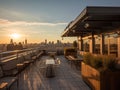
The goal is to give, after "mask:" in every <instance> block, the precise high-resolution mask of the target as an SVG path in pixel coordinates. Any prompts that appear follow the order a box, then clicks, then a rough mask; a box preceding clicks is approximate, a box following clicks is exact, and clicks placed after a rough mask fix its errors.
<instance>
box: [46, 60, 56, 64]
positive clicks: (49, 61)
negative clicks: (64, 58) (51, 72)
mask: <svg viewBox="0 0 120 90" xmlns="http://www.w3.org/2000/svg"><path fill="white" fill-rule="evenodd" d="M46 64H55V61H54V59H47V60H46Z"/></svg>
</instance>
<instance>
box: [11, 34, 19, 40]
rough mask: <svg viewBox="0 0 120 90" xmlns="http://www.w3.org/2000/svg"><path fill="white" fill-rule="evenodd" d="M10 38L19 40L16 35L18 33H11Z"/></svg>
mask: <svg viewBox="0 0 120 90" xmlns="http://www.w3.org/2000/svg"><path fill="white" fill-rule="evenodd" d="M10 37H11V38H12V39H19V38H20V34H18V33H13V34H11V35H10Z"/></svg>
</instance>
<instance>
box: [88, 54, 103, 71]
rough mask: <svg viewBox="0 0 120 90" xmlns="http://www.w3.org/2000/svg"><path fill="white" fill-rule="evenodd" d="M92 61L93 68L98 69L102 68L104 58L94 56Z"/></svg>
mask: <svg viewBox="0 0 120 90" xmlns="http://www.w3.org/2000/svg"><path fill="white" fill-rule="evenodd" d="M90 61H91V66H92V67H94V68H96V69H98V68H101V67H102V57H101V56H93V57H92V59H91V60H90Z"/></svg>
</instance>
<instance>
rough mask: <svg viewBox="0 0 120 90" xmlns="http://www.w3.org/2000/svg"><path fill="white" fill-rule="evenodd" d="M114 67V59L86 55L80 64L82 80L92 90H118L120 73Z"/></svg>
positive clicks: (104, 56)
mask: <svg viewBox="0 0 120 90" xmlns="http://www.w3.org/2000/svg"><path fill="white" fill-rule="evenodd" d="M115 65H116V60H115V57H111V56H106V55H93V54H90V53H87V54H85V55H84V56H83V62H82V70H81V72H82V73H81V74H82V77H83V80H84V81H85V82H86V83H87V84H88V85H89V86H90V87H91V88H92V90H119V89H120V87H119V83H120V71H119V70H117V69H116V68H115Z"/></svg>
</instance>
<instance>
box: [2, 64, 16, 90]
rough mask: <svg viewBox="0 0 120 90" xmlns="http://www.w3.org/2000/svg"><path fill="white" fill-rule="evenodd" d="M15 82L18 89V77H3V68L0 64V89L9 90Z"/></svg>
mask: <svg viewBox="0 0 120 90" xmlns="http://www.w3.org/2000/svg"><path fill="white" fill-rule="evenodd" d="M14 83H17V89H18V78H17V77H10V76H9V77H5V76H4V74H3V70H2V68H1V65H0V90H10V89H11V87H12V86H13V85H14Z"/></svg>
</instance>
